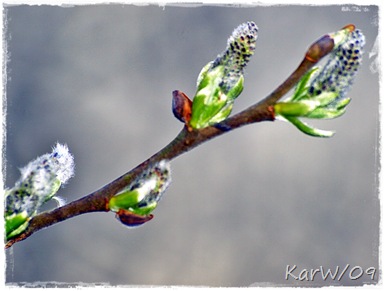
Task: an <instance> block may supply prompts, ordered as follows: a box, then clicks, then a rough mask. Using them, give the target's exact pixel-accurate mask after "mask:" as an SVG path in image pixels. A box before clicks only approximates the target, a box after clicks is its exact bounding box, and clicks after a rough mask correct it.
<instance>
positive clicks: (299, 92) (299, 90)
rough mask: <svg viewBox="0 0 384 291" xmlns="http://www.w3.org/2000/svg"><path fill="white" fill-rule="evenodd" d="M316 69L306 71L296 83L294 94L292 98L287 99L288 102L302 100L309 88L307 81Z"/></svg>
mask: <svg viewBox="0 0 384 291" xmlns="http://www.w3.org/2000/svg"><path fill="white" fill-rule="evenodd" d="M318 69H319V68H318V67H314V68H312V69H311V70H310V71H308V72H307V73H306V74H305V75H304V76H303V77H302V78H301V79H300V81H299V82H298V83H297V85H296V89H295V92H294V93H293V96H292V97H291V98H289V99H288V100H289V101H296V100H300V99H301V98H303V97H304V96H305V95H306V94H307V91H308V87H309V80H310V79H311V77H312V75H313V74H314V73H315V72H316V71H317V70H318Z"/></svg>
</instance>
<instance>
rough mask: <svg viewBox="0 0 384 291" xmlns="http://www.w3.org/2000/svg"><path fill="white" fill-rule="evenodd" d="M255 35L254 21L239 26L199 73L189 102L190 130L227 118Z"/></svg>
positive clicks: (238, 93) (239, 92)
mask: <svg viewBox="0 0 384 291" xmlns="http://www.w3.org/2000/svg"><path fill="white" fill-rule="evenodd" d="M257 32H258V28H257V26H256V24H255V23H254V22H247V23H243V24H241V25H240V26H239V27H237V28H236V29H235V30H234V32H233V33H232V35H231V36H230V37H229V39H228V42H227V48H226V50H225V51H224V52H223V53H222V54H221V55H219V56H218V57H217V58H216V59H215V60H214V61H211V62H209V63H208V64H207V65H205V66H204V68H203V69H202V70H201V72H200V74H199V76H198V78H197V90H196V94H195V97H194V98H193V103H192V116H191V120H190V124H189V125H190V126H191V127H192V128H195V129H199V128H204V127H207V126H210V125H213V124H215V123H218V122H220V121H222V120H224V119H226V118H227V117H228V116H229V114H230V113H231V111H232V106H233V102H234V100H235V99H236V98H237V97H238V96H239V95H240V94H241V92H242V90H243V83H244V77H243V71H244V68H245V66H246V65H247V63H248V62H249V60H250V57H251V56H252V55H253V53H254V51H255V46H256V39H257Z"/></svg>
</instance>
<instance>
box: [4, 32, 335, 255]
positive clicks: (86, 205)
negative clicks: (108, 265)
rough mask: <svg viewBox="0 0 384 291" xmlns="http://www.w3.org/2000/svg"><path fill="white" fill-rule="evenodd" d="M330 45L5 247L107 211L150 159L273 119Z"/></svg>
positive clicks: (322, 44)
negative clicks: (244, 103)
mask: <svg viewBox="0 0 384 291" xmlns="http://www.w3.org/2000/svg"><path fill="white" fill-rule="evenodd" d="M332 49H333V40H332V39H331V38H330V37H329V36H324V37H322V38H320V39H319V40H318V41H317V42H315V43H314V44H312V45H311V46H310V48H309V49H308V51H307V53H306V55H305V57H304V59H303V61H302V62H301V63H300V65H299V66H298V68H297V69H296V70H295V71H294V72H293V73H292V74H291V75H290V76H289V77H288V78H287V80H286V81H284V82H283V83H282V84H281V85H280V86H279V87H278V88H277V89H276V90H274V91H273V92H272V93H271V94H269V95H268V96H267V97H266V98H264V99H263V100H261V101H260V102H258V103H257V104H255V105H253V106H250V107H249V108H247V109H245V110H243V111H241V112H239V113H238V114H236V115H234V116H232V117H230V118H228V119H226V120H225V121H222V122H220V123H218V124H215V125H214V126H209V127H206V128H202V129H199V130H190V129H188V128H187V127H186V126H185V127H184V128H183V129H182V130H181V131H180V133H179V134H178V135H177V137H176V138H175V139H174V140H173V141H172V142H170V143H169V144H168V145H167V146H165V147H164V148H163V149H162V150H160V151H159V152H157V153H156V154H154V155H153V156H152V157H150V158H149V159H147V160H146V161H144V162H143V163H141V164H140V165H138V166H137V167H136V168H134V169H132V170H131V171H129V172H128V173H126V174H124V175H122V176H121V177H119V178H117V179H116V180H114V181H112V182H111V183H109V184H107V185H105V186H104V187H103V188H101V189H99V190H97V191H95V192H93V193H91V194H89V195H87V196H85V197H83V198H80V199H79V200H76V201H73V202H71V203H69V204H67V205H64V206H62V207H60V208H57V209H54V210H52V211H49V212H45V213H41V214H39V215H37V216H35V217H34V218H32V219H31V221H30V223H29V225H28V227H27V229H26V230H25V231H24V232H23V233H22V234H20V235H19V236H17V237H15V238H12V239H10V240H9V241H8V242H7V243H6V245H5V247H6V248H9V247H11V246H12V245H13V244H15V243H16V242H19V241H22V240H24V239H26V238H27V237H29V236H30V235H32V234H33V233H35V232H36V231H38V230H40V229H43V228H46V227H48V226H50V225H53V224H56V223H58V222H61V221H64V220H66V219H69V218H71V217H74V216H77V215H80V214H84V213H89V212H97V211H100V212H103V211H104V212H106V211H109V210H108V206H107V205H108V201H109V199H110V198H111V197H112V196H113V195H115V194H116V193H117V192H118V191H120V190H121V189H122V188H124V187H126V186H128V185H129V184H130V183H131V181H132V180H133V179H135V178H136V177H137V176H138V175H139V174H140V173H142V172H143V171H144V170H145V169H146V167H147V166H148V165H149V164H151V163H153V162H158V161H161V160H164V159H166V160H172V159H174V158H176V157H178V156H179V155H181V154H183V153H186V152H188V151H190V150H191V149H193V148H195V147H197V146H198V145H200V144H202V143H204V142H206V141H208V140H210V139H212V138H214V137H217V136H219V135H222V134H224V133H226V132H228V131H231V130H233V129H235V128H238V127H241V126H244V125H247V124H251V123H256V122H261V121H273V120H274V119H275V116H274V110H273V105H274V104H275V103H276V102H277V101H278V100H280V99H281V98H282V97H283V96H284V95H285V94H286V93H287V92H288V91H289V90H291V89H292V88H293V86H295V84H296V83H297V82H298V81H299V80H300V79H301V77H302V76H304V74H305V73H306V72H308V71H309V70H310V69H311V68H312V67H313V66H314V65H315V64H316V63H317V62H318V61H319V60H320V59H321V58H322V57H324V56H325V55H327V54H328V53H329V52H330V51H332Z"/></svg>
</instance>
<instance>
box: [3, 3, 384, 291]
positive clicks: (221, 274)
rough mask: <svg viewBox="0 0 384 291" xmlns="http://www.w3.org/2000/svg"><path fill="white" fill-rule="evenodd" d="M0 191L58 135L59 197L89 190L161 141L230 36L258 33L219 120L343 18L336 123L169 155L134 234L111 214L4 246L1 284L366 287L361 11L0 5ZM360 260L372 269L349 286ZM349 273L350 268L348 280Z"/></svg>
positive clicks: (368, 226)
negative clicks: (249, 25)
mask: <svg viewBox="0 0 384 291" xmlns="http://www.w3.org/2000/svg"><path fill="white" fill-rule="evenodd" d="M5 13H6V14H5V22H6V23H5V25H6V32H5V33H6V34H5V41H6V49H7V53H8V60H9V61H8V63H7V69H6V73H7V83H6V103H7V104H6V105H7V108H6V111H7V115H6V122H7V128H6V130H7V132H6V148H5V161H4V163H5V166H6V172H5V184H6V185H7V186H8V187H11V186H12V185H13V184H14V182H15V181H16V180H17V179H18V177H19V170H18V168H20V167H22V166H23V165H25V164H27V163H28V162H29V161H30V160H32V159H34V158H35V157H36V156H38V155H41V154H44V153H46V152H50V151H51V147H52V146H54V145H55V143H56V142H57V141H59V142H61V143H66V144H67V145H68V146H69V148H70V150H71V152H72V153H73V154H74V157H75V162H76V175H75V177H74V178H72V179H71V180H70V181H69V184H68V185H67V186H66V187H65V188H64V189H62V190H61V191H60V192H59V195H60V196H62V197H65V198H66V199H67V201H73V200H76V199H78V198H80V197H82V196H84V195H86V194H89V193H91V192H93V191H94V190H97V189H99V188H100V187H102V186H103V185H105V184H107V183H108V182H110V181H112V180H114V179H115V178H117V177H119V176H120V175H122V174H123V173H125V172H127V171H129V170H130V169H132V168H133V167H135V166H136V165H138V164H139V163H141V162H142V161H143V160H145V159H146V158H148V157H149V156H151V155H152V154H154V153H155V152H157V151H158V150H159V149H161V148H162V147H163V146H165V145H166V144H167V143H168V142H170V141H171V140H172V139H173V138H174V137H175V136H176V135H177V134H178V132H179V131H180V130H181V128H182V124H181V123H180V122H179V121H178V120H176V119H175V118H174V117H173V115H172V112H171V96H172V94H171V93H172V91H173V90H175V89H178V90H182V91H183V92H185V93H186V94H187V95H189V96H190V97H193V94H194V92H195V85H196V78H197V75H198V73H199V72H200V69H201V68H202V67H203V66H204V65H205V64H206V63H207V62H209V61H211V60H213V59H214V58H215V57H216V56H217V55H218V54H219V53H221V52H222V51H223V50H224V49H225V46H226V41H227V38H228V37H229V35H230V34H231V32H232V31H233V29H234V28H235V27H237V26H238V25H239V24H241V23H243V22H245V21H249V20H252V21H255V22H256V24H257V25H258V26H259V38H258V41H257V50H256V53H255V55H254V57H253V58H252V59H251V62H250V64H249V66H248V67H247V69H246V75H245V89H244V91H243V94H242V95H241V96H240V97H239V98H238V99H237V101H236V104H235V108H234V112H238V111H240V110H242V109H244V108H246V107H248V106H249V105H252V104H254V103H255V102H257V101H259V100H260V99H261V98H263V97H265V96H266V95H267V94H268V93H270V92H271V91H272V90H273V89H275V88H276V86H278V85H279V84H280V83H281V82H282V81H283V80H284V79H285V78H286V77H287V76H288V75H289V74H290V73H291V72H292V71H293V70H294V69H295V68H296V67H297V65H298V64H299V62H300V61H301V60H302V58H303V56H304V53H305V51H306V49H307V48H308V46H309V45H310V44H311V43H312V42H313V41H315V40H317V39H318V38H319V37H321V36H322V35H324V34H326V33H329V32H333V31H336V30H338V29H340V28H341V27H343V26H345V25H347V24H349V23H353V24H355V25H356V27H357V28H359V29H361V30H362V31H363V32H364V34H365V36H366V47H365V52H366V53H365V55H364V63H363V66H362V68H361V70H360V72H359V74H358V76H357V79H356V82H355V84H354V86H353V88H352V90H351V91H350V94H349V95H350V97H352V102H351V103H350V105H349V106H348V110H347V112H346V114H345V115H344V116H342V117H341V118H339V119H336V120H331V121H321V122H316V123H315V122H312V121H311V122H312V124H317V125H318V126H319V127H320V128H323V129H334V130H336V135H335V136H334V137H333V138H331V139H320V138H314V137H309V136H306V135H304V134H303V133H301V132H299V131H298V130H296V129H295V128H294V127H293V126H292V125H290V124H287V123H283V122H278V121H276V122H273V123H271V122H264V123H260V124H254V125H250V126H246V127H243V128H240V129H237V130H235V131H233V132H231V133H229V134H226V135H224V136H221V137H219V138H216V139H214V140H212V141H210V142H208V143H206V144H203V145H201V146H199V147H198V148H195V149H194V150H192V151H191V152H188V153H187V154H185V155H183V156H181V157H179V158H177V159H176V160H174V161H172V170H173V183H172V184H171V186H170V188H169V189H168V191H167V193H166V194H165V196H164V198H163V200H162V201H161V203H160V205H159V206H158V208H157V209H156V211H155V212H154V215H155V218H154V219H153V220H152V221H151V222H149V223H147V224H145V225H143V226H142V227H139V228H136V229H127V228H125V227H123V226H122V225H121V224H120V223H119V222H118V221H117V220H116V219H115V218H114V215H113V214H112V213H92V214H86V215H82V216H79V217H76V218H73V219H70V220H68V221H65V222H63V223H60V224H57V225H55V226H53V227H50V228H48V229H45V230H42V231H39V232H38V233H35V234H34V235H33V236H31V237H30V238H28V239H27V240H25V241H23V242H20V243H18V244H16V245H14V246H13V247H12V248H11V249H10V250H7V252H6V253H7V272H6V282H7V283H20V282H28V283H33V282H41V281H50V282H52V281H55V282H67V283H76V282H84V283H88V284H92V283H96V282H99V283H106V284H111V285H194V286H201V285H206V286H223V287H224V286H228V287H231V286H249V285H253V286H257V285H263V284H271V285H274V286H277V285H281V284H285V285H291V286H292V285H297V286H314V285H330V284H336V285H337V284H340V285H362V284H363V283H364V282H366V283H373V282H376V281H377V279H378V277H377V276H378V270H377V268H378V246H379V210H380V209H379V200H378V169H379V157H378V138H379V112H378V110H379V109H378V105H379V82H378V73H377V71H376V69H377V67H375V65H377V63H375V60H376V57H377V55H376V56H374V57H372V58H369V53H370V52H371V51H372V49H373V45H374V42H375V40H376V37H377V33H378V9H377V7H376V6H270V7H268V6H252V7H249V6H248V7H229V6H227V7H225V6H223V7H219V6H200V7H197V6H196V7H188V6H178V7H176V6H165V7H164V6H162V7H159V6H157V5H153V6H132V5H92V6H77V7H58V6H56V7H55V6H7V7H6V9H5ZM347 264H349V265H350V268H349V269H348V271H347V272H346V275H345V276H343V278H342V279H341V280H340V281H338V280H331V279H328V280H326V281H323V280H321V276H320V275H319V276H317V277H316V278H315V280H314V281H309V282H307V281H304V282H298V281H295V280H293V279H292V278H291V277H290V278H289V280H286V279H285V272H286V268H287V265H290V266H293V265H297V270H296V271H295V272H294V273H295V274H296V275H298V273H299V272H300V271H301V270H302V269H311V268H314V269H316V268H319V267H320V266H323V267H324V268H326V269H327V268H330V269H332V270H334V269H335V268H336V267H337V266H339V268H341V269H343V268H344V267H345V266H346V265H347ZM355 266H360V267H361V269H362V270H363V271H365V270H366V269H367V268H369V267H375V268H376V270H377V273H376V276H375V278H374V280H371V278H370V276H368V275H366V274H364V275H362V276H361V277H360V278H359V279H357V280H351V279H350V278H349V277H348V275H349V271H350V270H351V269H352V268H353V267H355ZM352 275H356V273H354V274H352Z"/></svg>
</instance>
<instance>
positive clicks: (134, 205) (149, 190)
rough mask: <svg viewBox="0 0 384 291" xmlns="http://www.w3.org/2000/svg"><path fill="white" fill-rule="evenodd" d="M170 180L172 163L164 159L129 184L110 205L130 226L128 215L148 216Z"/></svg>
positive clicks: (114, 197)
mask: <svg viewBox="0 0 384 291" xmlns="http://www.w3.org/2000/svg"><path fill="white" fill-rule="evenodd" d="M170 182H171V169H170V164H169V162H168V161H166V160H162V161H160V162H159V163H155V164H154V165H152V166H150V167H149V168H148V169H147V170H145V171H144V172H143V173H142V174H141V175H139V176H138V177H137V178H136V179H135V180H134V181H133V182H132V183H131V184H130V185H129V186H127V187H125V188H124V189H123V190H121V191H120V192H118V193H117V194H116V195H115V196H113V197H112V198H111V199H110V200H109V203H108V207H109V209H110V210H111V211H113V212H116V213H117V214H118V216H117V217H118V218H119V216H123V217H124V218H123V219H121V217H120V218H119V219H120V220H121V221H123V220H124V224H126V225H128V226H129V223H128V222H127V221H129V219H128V218H127V217H128V216H130V215H131V216H132V219H133V218H134V217H135V216H138V217H142V216H148V215H149V214H150V213H151V212H152V211H153V210H154V209H155V208H156V207H157V204H158V202H159V201H160V199H161V197H162V195H163V194H164V192H165V190H166V189H167V188H168V186H169V184H170ZM122 210H124V211H122ZM119 213H120V214H119ZM143 219H144V218H143ZM144 220H145V219H144ZM133 224H135V225H136V224H137V223H133Z"/></svg>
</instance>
